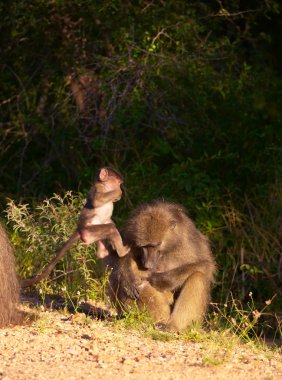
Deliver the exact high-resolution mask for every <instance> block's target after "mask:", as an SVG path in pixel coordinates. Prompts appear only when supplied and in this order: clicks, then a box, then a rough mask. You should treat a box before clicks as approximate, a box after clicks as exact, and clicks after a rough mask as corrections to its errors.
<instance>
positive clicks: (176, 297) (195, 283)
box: [106, 200, 216, 331]
mask: <svg viewBox="0 0 282 380" xmlns="http://www.w3.org/2000/svg"><path fill="white" fill-rule="evenodd" d="M125 239H126V242H127V244H129V245H130V246H131V253H130V255H128V256H126V257H124V258H117V256H116V255H115V256H114V255H113V254H111V255H110V258H109V260H108V262H106V264H107V265H108V266H110V267H112V268H113V271H112V274H111V276H110V289H111V290H110V293H109V294H110V297H111V299H112V300H113V301H114V302H115V304H119V305H122V307H121V306H119V309H118V311H119V312H120V311H121V309H122V308H125V309H126V306H127V305H128V303H130V302H132V299H133V298H137V303H138V305H139V306H142V305H145V306H147V308H148V310H149V313H150V314H151V316H152V317H153V319H154V320H155V321H156V322H162V323H163V322H164V324H165V326H166V329H168V330H173V331H180V330H183V329H185V328H186V327H188V326H189V325H191V324H192V322H200V321H202V319H203V317H204V315H205V313H206V310H207V306H208V303H209V300H210V288H211V285H212V283H213V281H214V275H215V272H216V266H215V261H214V258H213V256H212V253H211V250H210V246H209V242H208V239H207V238H206V237H205V236H204V235H203V234H202V233H201V232H200V231H199V230H197V228H196V227H195V225H194V224H193V222H192V221H191V219H190V218H189V217H188V216H187V213H186V211H185V209H184V208H183V207H182V206H181V205H179V204H175V203H171V202H166V201H160V200H157V201H153V202H150V203H146V204H143V205H141V206H140V207H138V208H137V209H136V210H135V211H133V213H132V215H131V217H130V218H129V220H128V223H127V225H126V229H125ZM172 298H173V301H172Z"/></svg>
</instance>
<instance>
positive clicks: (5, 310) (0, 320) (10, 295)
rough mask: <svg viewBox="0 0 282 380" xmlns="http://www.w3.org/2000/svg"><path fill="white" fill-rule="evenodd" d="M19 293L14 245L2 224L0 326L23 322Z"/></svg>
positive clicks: (0, 227) (0, 237) (0, 232)
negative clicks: (19, 308) (19, 306)
mask: <svg viewBox="0 0 282 380" xmlns="http://www.w3.org/2000/svg"><path fill="white" fill-rule="evenodd" d="M19 294H20V293H19V284H18V280H17V275H16V270H15V260H14V255H13V250H12V246H11V243H10V241H9V239H8V236H7V234H6V231H5V230H4V228H3V227H2V226H1V224H0V327H4V326H8V325H10V324H15V323H19V322H21V319H22V314H21V313H20V311H19V310H17V304H18V302H19Z"/></svg>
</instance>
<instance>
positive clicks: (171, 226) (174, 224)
mask: <svg viewBox="0 0 282 380" xmlns="http://www.w3.org/2000/svg"><path fill="white" fill-rule="evenodd" d="M175 227H176V221H175V220H171V221H170V222H169V228H170V229H171V230H174V229H175Z"/></svg>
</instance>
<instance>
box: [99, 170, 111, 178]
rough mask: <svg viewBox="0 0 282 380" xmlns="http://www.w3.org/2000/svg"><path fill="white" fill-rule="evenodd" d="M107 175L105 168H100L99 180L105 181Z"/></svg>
mask: <svg viewBox="0 0 282 380" xmlns="http://www.w3.org/2000/svg"><path fill="white" fill-rule="evenodd" d="M108 176H109V173H108V170H107V169H106V168H102V169H101V170H100V173H99V180H100V181H106V179H107V178H108Z"/></svg>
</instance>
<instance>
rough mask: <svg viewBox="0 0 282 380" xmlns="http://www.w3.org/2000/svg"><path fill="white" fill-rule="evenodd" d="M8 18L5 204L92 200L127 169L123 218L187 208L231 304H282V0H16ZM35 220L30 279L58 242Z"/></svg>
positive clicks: (1, 71)
mask: <svg viewBox="0 0 282 380" xmlns="http://www.w3.org/2000/svg"><path fill="white" fill-rule="evenodd" d="M0 16H1V26H0V48H1V58H0V59H1V61H0V75H1V87H0V112H1V120H0V160H1V165H0V176H1V181H0V201H1V206H2V209H3V210H4V209H6V207H7V206H6V202H7V198H11V199H13V200H14V201H15V202H16V203H17V202H22V203H23V204H25V203H27V202H28V203H29V204H30V205H31V207H34V208H35V209H36V205H38V204H39V203H40V202H42V200H43V199H44V198H46V197H51V196H52V195H53V193H57V194H59V195H63V194H64V193H65V191H66V190H72V191H74V192H75V193H78V192H80V193H82V194H84V196H85V194H86V192H87V190H88V188H89V186H90V183H91V180H92V178H93V175H94V172H95V171H96V169H97V168H98V167H100V166H101V165H104V164H107V165H113V166H115V167H116V168H118V169H119V170H120V171H121V172H122V173H124V175H125V196H124V199H123V200H122V201H121V202H119V204H118V205H117V207H116V210H115V213H116V220H117V221H118V223H120V224H121V225H122V222H123V221H124V220H125V219H126V217H127V215H128V212H129V211H130V210H131V209H132V208H133V207H134V206H136V205H137V204H139V203H140V202H143V201H145V200H150V199H153V198H156V197H164V198H167V199H171V200H174V201H177V202H180V203H182V204H184V205H185V206H186V207H187V208H188V210H189V213H190V215H191V216H192V218H193V219H194V220H195V221H196V224H197V226H198V227H199V228H200V229H201V230H202V231H203V232H204V233H205V234H207V235H208V236H209V237H210V239H211V241H212V245H213V251H214V253H215V255H216V257H217V262H218V266H219V274H218V279H217V284H216V287H215V290H214V299H215V301H217V302H226V300H227V299H228V297H230V294H231V293H232V294H233V296H234V297H235V298H238V299H240V300H241V301H242V302H244V301H246V302H247V301H248V295H249V293H250V292H253V297H254V299H255V301H256V302H258V303H262V304H263V303H264V302H265V300H268V299H269V298H271V297H273V296H274V294H278V296H276V298H275V299H274V301H273V303H272V305H270V308H272V309H273V310H274V311H279V310H280V311H281V306H282V302H281V294H280V296H279V292H280V291H281V278H282V260H281V252H282V249H281V232H282V229H281V223H282V216H281V204H282V199H281V198H282V197H281V195H282V189H281V166H282V165H281V124H282V75H281V74H282V72H281V67H282V44H281V35H282V19H281V3H280V1H279V0H256V1H254V0H245V1H239V0H234V1H232V2H230V1H220V0H218V1H197V2H194V1H184V0H182V1H180V0H167V1H161V0H160V1H157V0H156V1H154V0H153V1H149V0H148V1H141V0H140V1H130V0H123V1H121V0H103V1H99V0H76V1H70V0H48V1H46V0H30V1H25V0H17V1H13V0H11V1H3V0H2V1H1V2H0ZM75 199H76V198H75ZM78 199H79V198H78ZM68 202H70V203H68ZM78 203H79V201H78ZM70 204H71V207H70V208H69V210H72V214H71V213H70V215H69V217H68V219H67V223H68V221H70V220H72V219H73V222H71V223H75V217H76V216H74V217H73V218H72V215H74V211H73V210H74V209H75V207H74V205H75V204H76V203H75V202H74V201H73V199H72V200H71V201H67V206H68V207H69V206H70ZM48 205H49V203H48ZM11 207H12V206H11V205H10V208H11ZM13 207H14V206H13ZM48 207H49V206H48ZM48 207H47V209H48V210H49V211H50V209H49V208H48ZM72 207H74V209H73V208H72ZM18 210H20V209H18ZM21 211H22V214H20V213H19V214H20V215H25V216H26V215H27V214H25V213H24V212H23V209H21ZM37 211H38V210H37ZM41 211H42V208H41ZM9 212H10V214H9V215H10V217H9V218H10V221H11V222H13V221H14V223H15V220H17V222H18V221H19V214H18V217H15V216H14V217H11V209H10V211H9ZM62 215H63V214H62V213H61V214H60V213H58V214H57V217H56V218H55V219H54V220H55V222H54V223H53V230H54V228H55V227H54V224H56V222H57V224H60V223H62V221H61V220H60V216H61V217H62ZM64 215H65V214H64ZM2 217H3V218H5V217H6V214H4V213H3V214H2ZM29 217H30V219H29V221H28V223H30V226H32V228H30V229H28V228H26V229H25V233H26V235H25V239H24V238H21V239H20V237H19V235H20V231H21V229H20V227H19V226H18V227H17V228H16V232H17V235H14V237H13V239H14V243H15V245H16V246H17V247H18V248H17V249H18V251H19V252H21V254H20V255H19V258H18V260H19V266H20V268H21V269H20V270H21V273H22V274H31V273H30V271H31V270H32V265H37V268H39V267H41V266H42V261H41V260H42V254H44V252H46V251H45V248H46V250H48V249H47V246H48V244H49V245H50V239H51V237H50V236H49V235H48V232H45V233H46V241H45V246H44V247H45V248H44V252H42V251H43V248H42V247H41V248H42V249H41V251H40V254H41V260H40V257H39V256H38V263H37V264H34V261H35V258H36V255H33V256H32V257H31V258H30V259H29V264H28V265H29V266H28V269H27V267H26V268H25V262H26V261H25V260H26V257H25V255H24V253H23V252H26V251H28V252H31V251H32V248H31V246H32V245H35V242H36V244H37V245H41V244H42V237H41V240H38V241H39V242H40V243H38V241H36V240H34V239H35V237H34V235H32V233H33V234H34V231H35V230H36V231H37V235H36V236H37V237H38V236H40V229H39V230H37V229H36V228H37V227H36V223H37V222H36V221H34V220H33V219H32V217H31V216H29ZM44 218H45V219H44V220H45V221H46V220H47V219H48V218H47V216H46V215H45V216H44ZM41 221H42V218H41ZM26 223H27V222H26ZM28 223H27V224H28ZM12 224H13V223H12ZM12 224H11V223H10V224H9V226H10V227H12ZM32 231H33V232H32ZM56 231H57V232H58V233H59V231H60V228H59V227H58V228H57V230H56V229H55V232H56ZM16 232H14V233H16ZM31 235H32V236H33V238H32V239H31V238H30V236H31ZM48 238H49V242H48ZM28 239H29V240H28ZM26 241H28V243H26ZM33 249H35V248H33ZM37 249H40V247H39V248H38V247H37ZM52 250H53V248H52ZM52 250H51V252H50V254H52ZM38 255H39V253H38ZM94 256H95V255H94ZM46 260H47V261H48V259H46ZM32 262H33V264H31V263H32Z"/></svg>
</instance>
